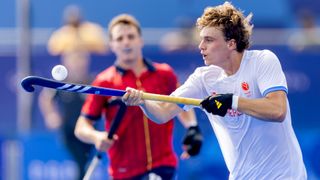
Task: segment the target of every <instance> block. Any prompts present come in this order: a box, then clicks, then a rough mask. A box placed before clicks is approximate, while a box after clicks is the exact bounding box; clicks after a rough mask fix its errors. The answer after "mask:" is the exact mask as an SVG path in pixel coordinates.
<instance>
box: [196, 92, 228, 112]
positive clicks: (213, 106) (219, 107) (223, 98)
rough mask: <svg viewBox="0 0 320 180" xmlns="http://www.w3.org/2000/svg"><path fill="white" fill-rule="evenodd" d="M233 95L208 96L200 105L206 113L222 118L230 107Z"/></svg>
mask: <svg viewBox="0 0 320 180" xmlns="http://www.w3.org/2000/svg"><path fill="white" fill-rule="evenodd" d="M232 96H233V94H217V95H214V96H208V97H207V98H206V99H204V100H203V101H202V102H201V103H200V104H201V106H202V108H204V109H205V110H206V111H207V112H208V113H212V114H215V115H219V116H222V117H224V116H225V115H226V114H227V111H228V109H231V106H232Z"/></svg>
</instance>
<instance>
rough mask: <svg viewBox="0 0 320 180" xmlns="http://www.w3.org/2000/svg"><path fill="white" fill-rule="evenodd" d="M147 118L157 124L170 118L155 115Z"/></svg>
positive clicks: (163, 122)
mask: <svg viewBox="0 0 320 180" xmlns="http://www.w3.org/2000/svg"><path fill="white" fill-rule="evenodd" d="M149 119H150V120H152V121H153V122H155V123H157V124H165V123H167V122H168V121H169V120H170V119H169V118H159V117H155V116H152V117H149Z"/></svg>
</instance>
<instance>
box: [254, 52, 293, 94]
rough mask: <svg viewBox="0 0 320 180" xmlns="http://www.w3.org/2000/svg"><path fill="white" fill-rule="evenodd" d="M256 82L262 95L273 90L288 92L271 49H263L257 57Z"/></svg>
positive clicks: (279, 66) (281, 71) (284, 79)
mask: <svg viewBox="0 0 320 180" xmlns="http://www.w3.org/2000/svg"><path fill="white" fill-rule="evenodd" d="M258 60H259V62H258V66H257V68H256V70H257V72H256V74H257V83H258V87H259V90H260V92H261V94H262V95H263V96H266V95H267V94H268V93H270V92H273V91H279V90H280V91H285V92H286V93H288V88H287V81H286V78H285V75H284V73H283V70H282V67H281V64H280V61H279V59H278V57H277V56H276V55H275V54H274V53H273V52H271V51H268V50H264V51H263V53H262V54H261V56H260V58H259V59H258Z"/></svg>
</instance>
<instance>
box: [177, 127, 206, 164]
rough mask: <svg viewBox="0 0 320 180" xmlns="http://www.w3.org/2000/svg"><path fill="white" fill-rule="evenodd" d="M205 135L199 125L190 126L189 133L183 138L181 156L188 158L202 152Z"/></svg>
mask: <svg viewBox="0 0 320 180" xmlns="http://www.w3.org/2000/svg"><path fill="white" fill-rule="evenodd" d="M202 141H203V136H202V134H201V131H200V128H199V126H191V127H189V128H188V130H187V133H186V135H185V137H184V139H183V149H184V150H185V152H184V153H182V155H181V158H182V159H187V158H189V156H195V155H197V154H199V153H200V149H201V146H202Z"/></svg>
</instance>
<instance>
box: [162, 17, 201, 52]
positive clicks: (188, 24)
mask: <svg viewBox="0 0 320 180" xmlns="http://www.w3.org/2000/svg"><path fill="white" fill-rule="evenodd" d="M193 22H194V20H193V19H191V18H188V17H182V18H178V19H177V24H178V26H179V28H178V30H176V31H171V32H169V33H167V34H165V35H164V36H163V37H162V38H161V40H160V46H161V48H162V49H163V50H165V51H180V50H197V46H198V44H199V43H198V42H199V37H198V32H197V29H196V28H195V26H194V23H193Z"/></svg>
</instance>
